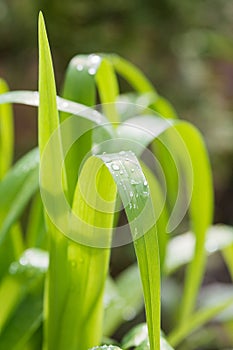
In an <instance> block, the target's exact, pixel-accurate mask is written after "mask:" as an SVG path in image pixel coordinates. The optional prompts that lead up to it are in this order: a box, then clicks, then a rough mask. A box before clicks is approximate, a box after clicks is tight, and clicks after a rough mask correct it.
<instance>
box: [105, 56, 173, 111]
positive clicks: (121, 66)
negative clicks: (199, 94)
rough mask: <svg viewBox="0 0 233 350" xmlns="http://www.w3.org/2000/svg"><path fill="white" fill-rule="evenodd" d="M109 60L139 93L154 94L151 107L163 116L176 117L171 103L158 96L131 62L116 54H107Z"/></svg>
mask: <svg viewBox="0 0 233 350" xmlns="http://www.w3.org/2000/svg"><path fill="white" fill-rule="evenodd" d="M107 57H108V58H109V59H110V61H112V63H113V66H114V68H115V70H116V71H117V73H118V74H120V75H121V76H122V77H123V78H125V79H126V81H127V82H128V83H129V84H130V85H132V87H133V88H134V89H135V90H136V91H138V92H140V93H148V92H149V93H151V94H153V95H154V98H153V102H152V103H151V107H152V108H153V109H154V110H156V111H157V112H158V113H160V114H161V115H162V116H163V117H165V118H177V114H176V112H175V110H174V108H173V107H172V105H171V104H170V103H169V102H168V101H167V100H166V99H165V98H163V97H160V96H159V95H158V94H157V92H156V90H155V88H154V87H153V85H152V84H151V82H150V81H149V80H148V79H147V78H146V77H145V75H144V74H143V73H142V72H141V71H140V70H139V69H138V68H137V67H136V66H135V65H133V64H132V63H130V62H128V61H127V60H125V59H123V58H122V57H120V56H117V55H108V56H107Z"/></svg>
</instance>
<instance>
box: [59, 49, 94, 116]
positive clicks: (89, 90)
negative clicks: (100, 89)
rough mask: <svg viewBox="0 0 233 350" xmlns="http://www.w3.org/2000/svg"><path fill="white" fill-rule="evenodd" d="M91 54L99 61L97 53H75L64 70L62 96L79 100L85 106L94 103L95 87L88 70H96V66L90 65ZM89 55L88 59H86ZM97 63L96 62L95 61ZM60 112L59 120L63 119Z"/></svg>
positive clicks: (92, 76)
mask: <svg viewBox="0 0 233 350" xmlns="http://www.w3.org/2000/svg"><path fill="white" fill-rule="evenodd" d="M93 56H94V57H96V58H97V61H100V58H99V56H97V55H90V56H86V55H77V56H75V57H74V58H72V60H71V61H70V63H69V66H68V68H67V70H66V74H65V80H64V86H63V89H62V96H63V97H64V98H65V99H67V100H71V101H74V102H79V103H82V104H84V105H85V106H89V107H92V106H94V105H95V103H96V87H95V79H94V75H93V74H90V73H89V72H88V70H90V69H92V70H93V71H94V72H96V67H94V66H93V65H92V66H91V65H90V63H91V62H92V60H93ZM88 57H89V59H88ZM97 63H98V62H97ZM64 117H65V116H63V114H61V120H64Z"/></svg>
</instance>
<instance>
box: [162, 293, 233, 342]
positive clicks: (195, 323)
mask: <svg viewBox="0 0 233 350" xmlns="http://www.w3.org/2000/svg"><path fill="white" fill-rule="evenodd" d="M232 304H233V297H230V298H228V299H227V300H223V301H222V300H221V301H220V302H219V303H218V304H217V305H214V306H212V307H207V308H204V309H201V310H198V311H197V312H196V313H194V314H193V315H192V317H191V318H189V319H187V321H186V322H185V323H183V324H181V325H180V326H178V327H177V328H175V329H174V330H173V331H172V332H171V333H170V334H169V336H168V341H169V342H170V343H171V344H172V345H173V346H174V347H176V346H177V345H179V344H180V343H181V342H182V341H183V340H184V339H186V338H187V336H188V335H189V334H191V333H192V332H194V331H195V330H196V329H198V328H200V327H202V326H203V325H204V324H205V323H207V322H209V321H210V320H212V319H213V318H214V317H215V316H216V315H218V314H219V313H221V312H222V311H223V310H225V309H226V308H228V307H229V306H231V305H232Z"/></svg>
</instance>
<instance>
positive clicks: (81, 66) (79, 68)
mask: <svg viewBox="0 0 233 350" xmlns="http://www.w3.org/2000/svg"><path fill="white" fill-rule="evenodd" d="M76 68H77V70H78V71H79V72H81V71H82V70H83V65H82V64H77V66H76Z"/></svg>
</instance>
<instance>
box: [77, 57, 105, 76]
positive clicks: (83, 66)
mask: <svg viewBox="0 0 233 350" xmlns="http://www.w3.org/2000/svg"><path fill="white" fill-rule="evenodd" d="M100 63H101V57H100V56H99V55H96V54H91V55H89V56H87V57H86V56H81V55H80V56H76V57H74V58H73V59H72V61H71V64H72V66H75V68H76V69H77V70H78V71H79V72H80V71H83V70H86V71H87V72H88V74H90V75H95V74H96V72H97V69H98V67H99V65H100Z"/></svg>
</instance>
